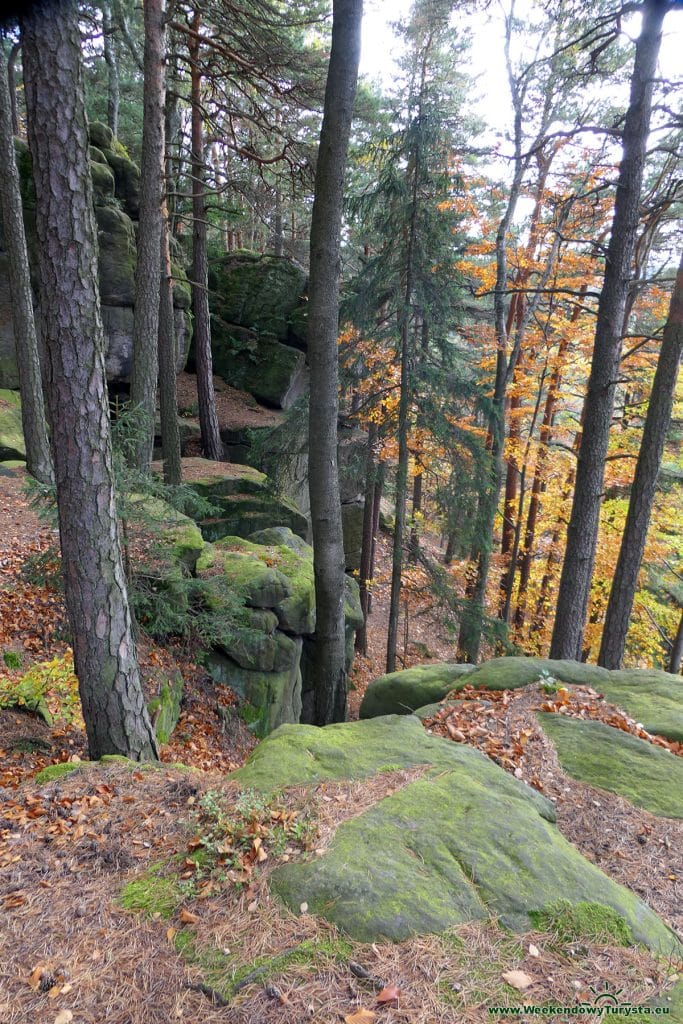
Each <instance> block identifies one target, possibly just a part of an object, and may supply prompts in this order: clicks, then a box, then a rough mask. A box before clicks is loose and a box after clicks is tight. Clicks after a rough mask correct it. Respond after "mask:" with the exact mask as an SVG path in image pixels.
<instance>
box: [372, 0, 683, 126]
mask: <svg viewBox="0 0 683 1024" xmlns="http://www.w3.org/2000/svg"><path fill="white" fill-rule="evenodd" d="M410 6H411V0H366V4H365V13H364V17H363V47H362V53H361V72H362V73H363V74H366V75H367V76H368V77H370V78H373V79H374V78H379V79H380V80H381V81H383V82H385V83H388V82H389V81H391V78H392V74H393V58H395V56H396V55H397V52H398V46H397V42H396V40H395V39H394V38H393V36H392V32H391V29H390V28H389V24H390V23H391V22H393V21H397V20H399V19H400V18H402V17H405V16H406V15H407V14H408V12H409V10H410ZM526 6H527V4H526V0H517V4H516V13H517V14H518V15H519V16H523V14H524V9H525V7H526ZM506 7H507V3H506ZM463 20H465V21H467V22H468V23H469V24H470V25H472V26H473V27H474V35H473V43H472V48H471V51H470V71H471V73H474V74H475V75H478V76H481V77H480V78H479V82H478V88H477V92H478V93H479V94H480V95H479V96H474V97H473V108H474V111H475V112H476V113H478V114H480V115H481V116H482V117H483V119H484V120H485V121H486V122H487V123H488V124H489V125H490V126H491V128H492V129H494V130H499V131H504V130H505V129H506V128H507V127H508V126H509V124H510V121H511V116H512V115H511V106H510V100H509V90H508V84H507V77H506V72H505V59H504V54H503V30H502V20H501V6H500V3H494V4H492V5H491V7H490V14H489V15H484V14H482V13H481V12H478V13H477V14H476V15H474V16H473V17H472V16H470V17H469V18H468V17H467V16H465V15H463ZM638 22H639V16H635V17H633V18H631V19H630V20H629V21H628V22H626V24H625V29H626V30H627V31H628V32H629V34H630V35H631V36H632V37H635V36H637V34H638V29H639V24H638ZM681 52H683V8H681V9H678V10H673V11H671V12H670V13H669V14H668V15H667V18H666V21H665V23H664V39H663V40H662V49H661V53H660V66H661V68H662V70H663V72H664V73H665V75H667V76H670V77H675V76H677V77H679V79H680V74H681Z"/></svg>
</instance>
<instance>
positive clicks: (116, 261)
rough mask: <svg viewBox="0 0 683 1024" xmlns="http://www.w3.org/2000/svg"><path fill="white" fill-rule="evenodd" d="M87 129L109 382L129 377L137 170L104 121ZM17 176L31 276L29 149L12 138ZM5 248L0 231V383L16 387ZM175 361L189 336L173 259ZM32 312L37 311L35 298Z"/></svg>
mask: <svg viewBox="0 0 683 1024" xmlns="http://www.w3.org/2000/svg"><path fill="white" fill-rule="evenodd" d="M89 131H90V142H91V146H90V174H91V179H92V184H93V200H94V208H95V218H96V221H97V236H98V243H99V285H100V301H101V304H102V306H101V308H102V324H103V327H104V334H105V340H106V342H107V356H106V365H107V377H108V379H109V380H110V381H112V382H125V381H127V380H128V379H129V376H130V368H131V355H132V348H133V300H134V295H135V263H136V240H135V230H136V223H137V219H138V216H139V212H140V170H139V168H138V166H137V164H135V163H134V162H133V161H132V160H131V159H129V157H128V155H127V154H126V151H125V149H124V148H123V146H122V145H121V144H120V143H119V142H118V141H117V140H116V139H115V138H114V137H113V135H112V133H111V131H110V129H109V128H107V126H106V125H103V124H99V123H98V122H94V123H93V124H91V125H90V127H89ZM15 145H16V151H17V164H18V166H19V172H20V177H21V193H22V200H23V205H24V222H25V225H26V236H27V243H28V249H29V261H30V263H31V267H32V276H33V282H34V287H36V289H37V279H36V276H35V248H36V244H37V242H36V236H35V192H34V189H33V181H32V177H31V155H30V153H29V150H28V147H27V146H26V143H25V142H22V141H21V140H20V139H17V140H15ZM7 259H8V257H7V254H6V253H5V252H4V250H3V242H2V236H1V233H0V387H5V388H16V387H18V384H19V377H18V372H17V365H16V356H15V339H14V329H13V325H12V303H11V297H10V294H9V282H8V280H7ZM173 273H174V277H175V286H174V291H173V302H174V308H175V327H176V345H177V350H178V358H177V367H178V369H179V370H180V369H182V367H183V366H184V365H185V360H186V357H187V350H188V347H189V342H190V320H189V316H188V310H189V307H190V300H191V295H190V287H189V284H188V281H187V277H186V275H185V272H184V270H183V269H182V268H181V267H180V266H179V265H178V264H177V263H174V265H173ZM36 316H37V317H39V316H40V309H39V303H37V304H36Z"/></svg>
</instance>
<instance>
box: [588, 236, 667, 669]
mask: <svg viewBox="0 0 683 1024" xmlns="http://www.w3.org/2000/svg"><path fill="white" fill-rule="evenodd" d="M681 352H683V255H682V256H681V261H680V263H679V267H678V274H677V275H676V283H675V285H674V290H673V294H672V296H671V305H670V307H669V316H668V319H667V322H666V326H665V328H664V337H663V339H662V347H661V350H660V353H659V359H658V360H657V370H656V371H655V377H654V381H653V383H652V391H651V392H650V401H649V403H648V407H647V416H646V418H645V426H644V428H643V437H642V441H641V444H640V452H639V454H638V461H637V463H636V470H635V474H634V477H633V483H632V485H631V496H630V500H629V504H628V512H627V514H626V523H625V525H624V533H623V536H622V538H621V547H620V549H619V558H618V560H617V567H616V569H615V572H614V577H613V579H612V588H611V590H610V595H609V601H608V602H607V611H606V614H605V625H604V628H603V632H602V642H601V644H600V654H599V656H598V665H602V667H603V668H611V669H612V668H621V663H622V660H623V657H624V649H625V647H626V635H627V633H628V628H629V625H630V619H631V611H632V609H633V599H634V598H635V594H636V588H637V586H638V574H639V572H640V566H641V563H642V560H643V552H644V551H645V541H646V540H647V531H648V528H649V525H650V516H651V514H652V506H653V503H654V499H655V491H656V487H657V477H658V475H659V468H660V466H661V462H662V454H663V452H664V443H665V441H666V435H667V432H668V430H669V424H670V423H671V410H672V408H673V400H674V393H675V390H676V380H677V378H678V368H679V365H680V361H681Z"/></svg>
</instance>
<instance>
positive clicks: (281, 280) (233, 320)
mask: <svg viewBox="0 0 683 1024" xmlns="http://www.w3.org/2000/svg"><path fill="white" fill-rule="evenodd" d="M305 285H306V272H305V271H304V269H303V268H302V267H300V266H299V264H297V263H295V262H294V261H293V260H290V259H288V258H287V257H286V256H273V255H261V254H259V253H255V252H250V251H248V250H239V251H237V252H232V253H227V254H226V255H224V256H220V257H219V258H217V259H214V260H212V261H211V263H210V267H209V289H210V302H211V311H212V313H213V315H214V319H215V321H216V324H217V326H218V327H219V328H220V322H221V321H222V322H223V323H225V324H237V325H239V326H241V327H247V328H250V329H251V330H254V331H256V332H257V333H258V334H259V335H260V336H263V335H265V336H270V337H271V338H274V339H277V340H278V341H287V339H288V337H289V334H290V318H291V316H292V314H293V313H294V311H295V310H296V309H297V307H299V306H300V305H301V304H302V296H303V294H304V289H305ZM219 372H220V371H219Z"/></svg>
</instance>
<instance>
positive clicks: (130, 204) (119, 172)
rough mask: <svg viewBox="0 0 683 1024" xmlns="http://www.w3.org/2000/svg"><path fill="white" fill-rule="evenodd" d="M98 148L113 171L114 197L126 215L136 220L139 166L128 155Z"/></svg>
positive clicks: (138, 210)
mask: <svg viewBox="0 0 683 1024" xmlns="http://www.w3.org/2000/svg"><path fill="white" fill-rule="evenodd" d="M100 148H102V151H103V153H104V156H105V158H106V161H107V163H108V164H109V166H110V167H111V169H112V171H113V172H114V181H115V190H116V198H117V199H119V200H120V201H121V203H123V208H124V210H125V211H126V213H127V214H128V216H129V217H132V218H133V220H137V219H138V217H139V216H140V168H139V167H138V165H137V164H136V163H134V162H133V161H132V160H131V159H130V158H129V157H127V156H123V155H122V154H121V153H117V152H115V151H114V150H112V149H109V148H106V147H105V148H103V147H100Z"/></svg>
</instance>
